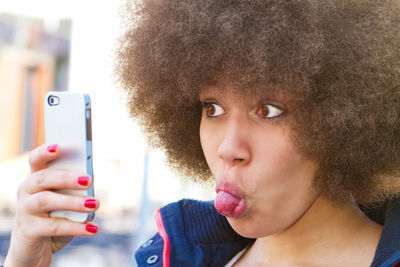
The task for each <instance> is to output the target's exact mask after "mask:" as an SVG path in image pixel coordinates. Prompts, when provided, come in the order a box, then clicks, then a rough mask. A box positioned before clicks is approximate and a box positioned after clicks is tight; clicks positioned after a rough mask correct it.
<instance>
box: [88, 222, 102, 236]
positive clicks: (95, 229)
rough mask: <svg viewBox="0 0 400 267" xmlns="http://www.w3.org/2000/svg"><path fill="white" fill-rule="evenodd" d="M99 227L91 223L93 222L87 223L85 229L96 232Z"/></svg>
mask: <svg viewBox="0 0 400 267" xmlns="http://www.w3.org/2000/svg"><path fill="white" fill-rule="evenodd" d="M98 229H99V228H98V227H97V226H96V225H93V224H87V225H86V231H88V232H89V233H94V234H95V233H97V230H98Z"/></svg>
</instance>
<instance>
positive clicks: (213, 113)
mask: <svg viewBox="0 0 400 267" xmlns="http://www.w3.org/2000/svg"><path fill="white" fill-rule="evenodd" d="M203 107H204V109H205V113H206V115H207V116H208V117H218V116H219V115H222V114H224V113H225V111H224V110H223V109H222V108H221V106H219V105H217V104H215V103H204V104H203Z"/></svg>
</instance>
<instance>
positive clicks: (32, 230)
mask: <svg viewBox="0 0 400 267" xmlns="http://www.w3.org/2000/svg"><path fill="white" fill-rule="evenodd" d="M24 227H26V228H28V229H25V230H23V228H24ZM20 230H22V231H25V235H26V236H27V237H29V239H31V240H35V239H37V238H43V237H54V236H92V235H95V234H97V232H98V227H97V225H95V224H83V223H78V222H72V221H68V220H65V219H63V218H45V217H33V218H32V219H31V221H30V222H29V223H26V224H24V225H23V226H22V227H20Z"/></svg>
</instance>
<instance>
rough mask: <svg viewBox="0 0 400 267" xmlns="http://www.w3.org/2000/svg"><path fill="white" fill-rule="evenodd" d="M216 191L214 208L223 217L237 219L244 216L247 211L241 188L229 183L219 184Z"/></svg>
mask: <svg viewBox="0 0 400 267" xmlns="http://www.w3.org/2000/svg"><path fill="white" fill-rule="evenodd" d="M215 191H216V192H217V196H216V198H215V201H214V206H215V208H216V209H217V211H218V212H219V213H220V214H221V215H223V216H225V217H232V218H237V217H240V216H241V215H242V214H243V212H244V211H245V209H246V202H245V197H244V193H243V192H242V191H241V190H240V188H239V187H237V186H235V185H233V184H230V183H227V182H219V183H217V186H216V189H215Z"/></svg>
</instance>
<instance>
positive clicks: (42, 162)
mask: <svg viewBox="0 0 400 267" xmlns="http://www.w3.org/2000/svg"><path fill="white" fill-rule="evenodd" d="M60 153H61V149H60V147H59V146H58V145H56V144H54V145H51V144H50V145H48V144H44V145H41V146H39V147H37V148H35V149H34V150H32V151H31V153H30V154H29V165H30V167H31V172H32V173H34V172H37V171H39V170H41V169H44V168H46V167H47V163H48V162H50V161H52V160H54V159H56V158H57V157H58V156H59V155H60Z"/></svg>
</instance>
